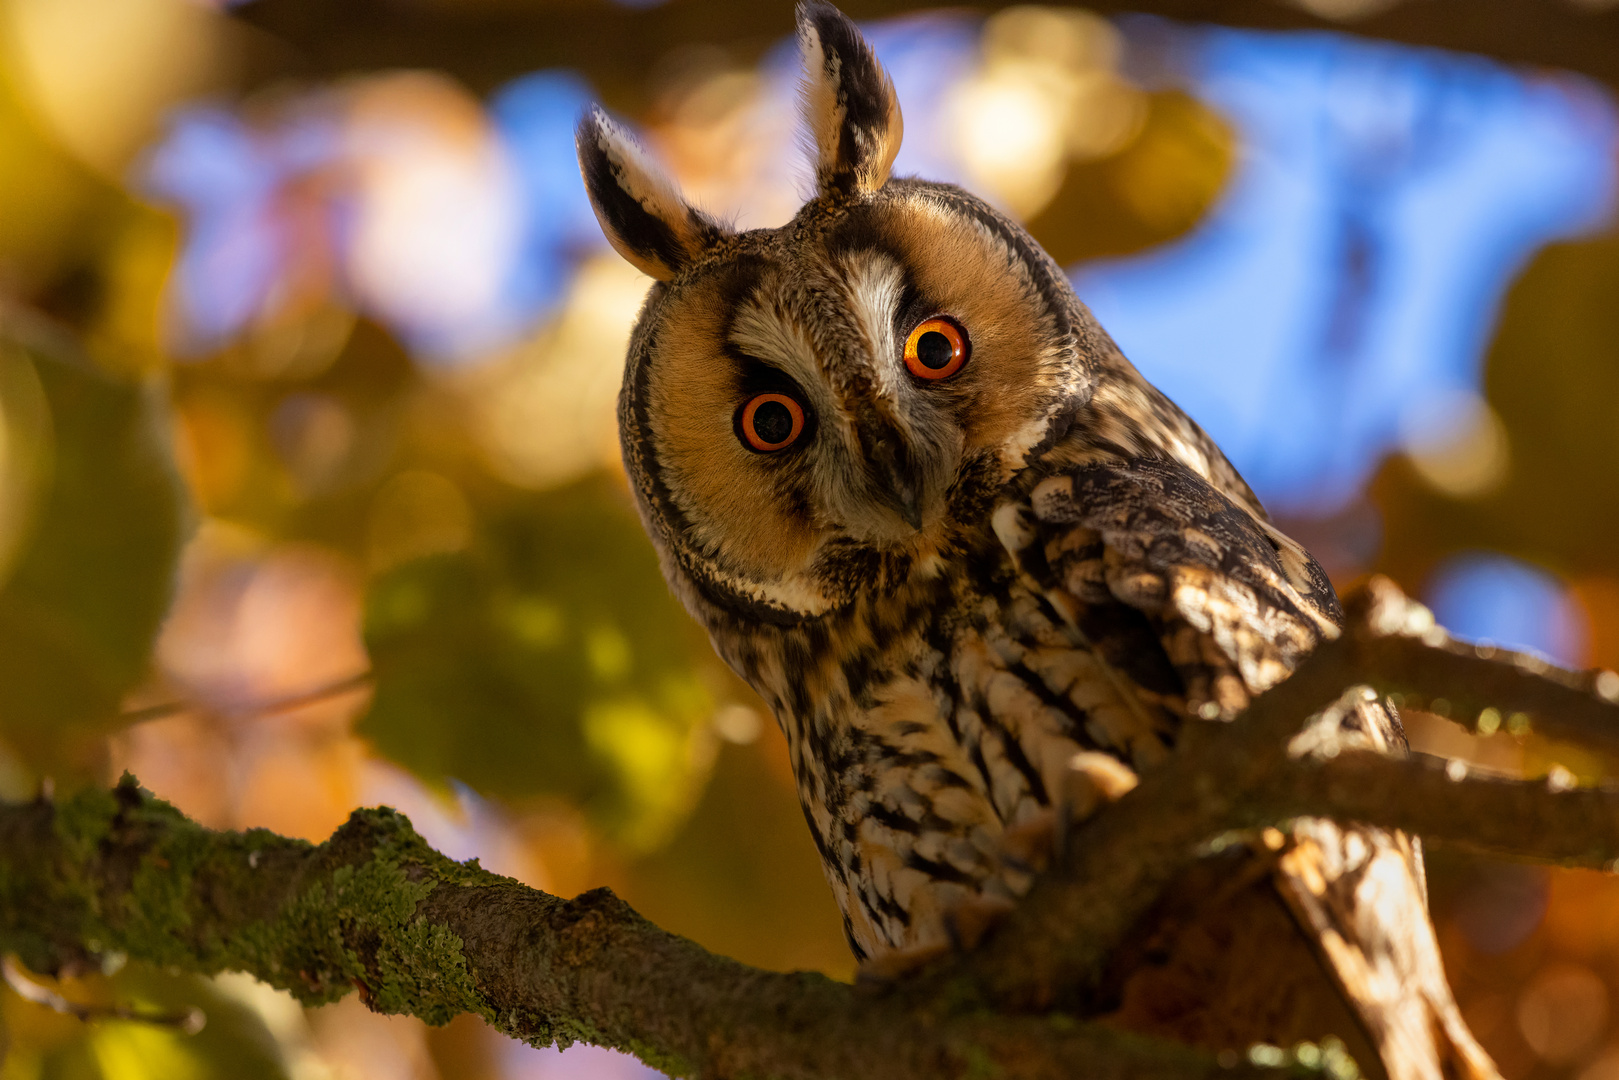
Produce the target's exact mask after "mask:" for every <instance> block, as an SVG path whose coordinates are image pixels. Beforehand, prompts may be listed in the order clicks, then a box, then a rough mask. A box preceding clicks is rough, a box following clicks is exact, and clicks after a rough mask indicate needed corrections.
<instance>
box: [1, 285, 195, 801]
mask: <svg viewBox="0 0 1619 1080" xmlns="http://www.w3.org/2000/svg"><path fill="white" fill-rule="evenodd" d="M0 414H3V416H4V426H5V431H4V436H3V439H4V442H3V446H4V450H3V455H4V456H3V457H0V737H3V738H4V739H5V740H6V741H7V742H10V743H11V744H12V745H13V746H15V747H16V748H17V749H18V750H19V751H20V752H21V754H22V756H23V757H24V758H25V759H26V760H29V761H31V762H32V763H33V764H34V765H35V766H36V767H39V768H41V769H49V768H55V767H60V766H61V765H62V764H63V761H64V755H65V754H67V753H68V752H69V751H70V750H71V748H72V746H73V745H74V743H75V741H76V740H77V739H79V738H81V737H82V736H84V735H85V734H87V733H90V732H95V731H99V730H105V729H106V728H108V727H110V726H112V725H114V724H116V723H117V721H118V708H119V702H120V700H121V699H122V697H123V695H124V694H125V692H127V691H128V690H129V689H130V687H132V686H133V685H134V684H135V683H136V682H137V681H138V680H139V679H140V678H141V677H142V675H143V674H144V673H145V671H146V667H147V662H148V658H149V656H150V653H151V650H152V643H153V640H154V638H155V637H156V635H157V631H158V627H159V624H160V623H161V621H162V618H163V615H164V612H165V611H166V609H167V607H168V604H169V600H170V595H171V593H172V590H173V582H174V575H175V569H176V566H177V563H178V560H179V553H180V546H181V544H182V542H183V540H184V536H185V532H186V518H187V512H186V502H185V495H184V488H183V486H182V484H181V480H180V477H179V474H178V472H177V471H176V469H175V466H174V456H173V453H172V448H171V446H170V434H171V426H170V421H169V412H168V404H167V398H166V397H165V396H164V395H163V393H162V391H161V388H160V387H159V386H158V385H157V384H156V383H155V382H153V381H152V380H130V379H121V378H116V377H114V376H112V375H109V374H107V373H106V372H103V371H101V370H99V369H97V368H96V367H95V366H94V365H93V364H92V363H91V362H90V361H89V360H88V359H86V358H85V357H84V356H83V354H82V353H81V352H80V351H79V350H78V349H77V348H76V346H74V344H73V343H72V342H71V341H69V340H67V339H65V338H64V337H61V336H59V335H56V334H55V333H53V332H51V331H48V330H46V329H44V328H42V327H40V326H38V325H37V324H34V323H31V322H28V321H25V320H23V319H22V318H20V317H19V316H16V315H10V314H8V315H7V316H6V317H5V320H4V322H0Z"/></svg>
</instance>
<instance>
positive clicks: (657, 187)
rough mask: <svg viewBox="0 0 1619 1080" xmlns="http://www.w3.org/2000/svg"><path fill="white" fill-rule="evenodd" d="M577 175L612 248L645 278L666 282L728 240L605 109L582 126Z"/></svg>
mask: <svg viewBox="0 0 1619 1080" xmlns="http://www.w3.org/2000/svg"><path fill="white" fill-rule="evenodd" d="M574 145H575V147H576V148H577V149H578V151H579V171H580V173H581V174H583V176H584V178H585V190H586V191H588V192H589V193H590V205H591V206H592V207H593V208H594V209H595V211H596V220H597V221H599V222H600V223H601V227H602V232H604V233H606V234H607V241H608V243H610V244H612V245H613V248H614V250H616V251H617V252H618V253H619V254H620V255H622V256H624V258H626V259H628V260H629V261H630V262H631V263H632V264H634V265H635V267H636V268H637V269H639V270H641V271H642V272H644V273H647V274H650V275H651V276H652V277H654V278H656V279H658V280H659V281H668V280H669V279H670V278H672V277H674V276H675V274H676V273H678V272H679V271H680V269H681V267H683V266H685V265H686V264H687V263H689V262H691V261H692V260H693V259H695V258H697V257H698V256H699V255H701V254H702V253H703V252H704V251H706V250H708V248H709V247H711V246H713V245H714V244H716V243H718V242H719V241H720V240H721V239H723V238H724V237H725V236H726V231H725V230H724V229H722V228H721V227H720V226H719V225H718V224H717V223H715V222H714V221H713V220H712V219H711V218H709V217H708V216H707V215H706V214H704V213H702V212H701V211H700V210H698V209H697V208H696V207H694V206H692V205H691V204H690V203H688V202H687V201H686V199H685V197H684V196H682V195H681V194H680V188H679V187H677V186H676V185H675V182H674V180H673V179H672V178H670V176H669V174H668V173H666V172H665V171H664V170H663V169H662V167H660V166H659V165H658V164H657V162H655V161H653V160H652V157H651V155H649V154H648V153H647V152H646V150H645V149H644V148H643V147H642V146H641V144H640V143H638V142H636V141H635V139H634V138H633V137H632V136H631V135H630V133H629V132H628V131H626V130H625V129H624V128H623V127H621V126H620V125H619V124H618V123H617V122H616V121H614V120H613V119H612V118H611V117H610V116H608V115H607V114H606V113H605V112H603V111H602V110H601V109H596V108H593V109H591V110H590V112H589V113H588V114H586V116H585V118H584V119H583V120H581V121H579V130H578V131H577V132H576V133H575V136H574Z"/></svg>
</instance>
